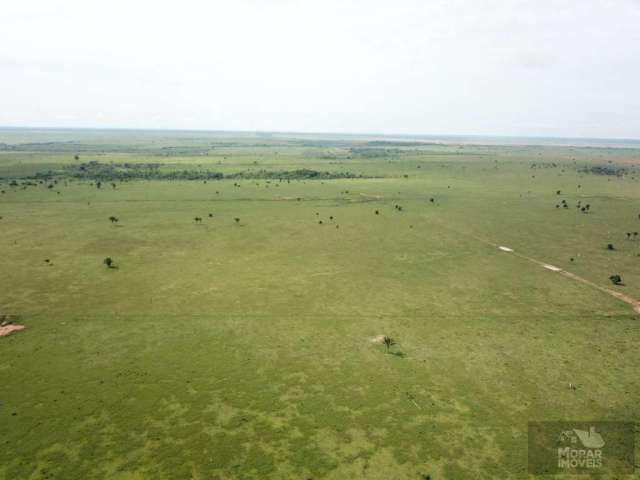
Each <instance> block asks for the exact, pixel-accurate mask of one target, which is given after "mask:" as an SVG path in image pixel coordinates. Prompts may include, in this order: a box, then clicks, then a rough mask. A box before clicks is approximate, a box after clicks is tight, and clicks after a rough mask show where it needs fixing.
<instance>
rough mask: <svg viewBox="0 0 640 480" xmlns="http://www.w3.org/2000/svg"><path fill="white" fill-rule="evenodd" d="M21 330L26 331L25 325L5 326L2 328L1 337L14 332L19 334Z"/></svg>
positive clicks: (0, 328) (11, 324)
mask: <svg viewBox="0 0 640 480" xmlns="http://www.w3.org/2000/svg"><path fill="white" fill-rule="evenodd" d="M20 330H24V325H14V324H13V323H9V324H7V325H4V326H0V337H4V336H6V335H9V334H10V333H13V332H19V331H20Z"/></svg>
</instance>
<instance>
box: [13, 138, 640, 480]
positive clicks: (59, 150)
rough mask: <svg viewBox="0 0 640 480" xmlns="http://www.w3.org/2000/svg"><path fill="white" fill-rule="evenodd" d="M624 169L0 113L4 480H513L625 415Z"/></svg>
mask: <svg viewBox="0 0 640 480" xmlns="http://www.w3.org/2000/svg"><path fill="white" fill-rule="evenodd" d="M639 164H640V147H637V146H633V145H631V146H627V147H626V148H604V147H590V148H587V147H581V148H576V147H554V146H545V147H536V146H518V145H511V146H497V145H491V146H483V145H471V144H447V145H445V144H440V143H435V142H433V141H426V140H425V141H419V140H416V139H411V140H410V141H407V140H406V139H397V138H384V137H365V136H362V137H359V136H337V135H336V136H325V137H321V136H313V135H304V136H302V135H301V136H295V135H278V134H234V135H232V134H221V133H207V132H123V131H117V132H109V131H53V130H52V131H46V130H43V131H29V130H0V192H1V193H0V233H1V235H0V253H1V254H0V272H1V275H0V314H1V315H3V317H2V318H10V319H11V320H10V321H11V322H15V323H16V324H21V325H24V326H25V329H24V330H22V331H16V332H14V333H12V334H11V335H8V336H5V337H1V338H0V353H1V356H2V360H1V361H0V433H1V435H0V479H2V480H22V479H30V480H32V479H64V480H90V479H104V478H109V479H116V480H134V479H135V480H138V479H147V478H153V479H154V480H165V479H166V480H176V479H203V480H204V479H207V480H208V479H231V478H233V479H261V480H262V479H282V478H287V479H288V478H291V479H314V480H318V479H345V478H370V479H389V478H393V479H416V480H421V479H422V480H424V479H427V478H429V479H434V480H436V479H466V478H469V479H477V478H502V479H511V478H513V479H515V478H527V422H529V421H542V420H567V419H598V420H628V421H636V422H637V421H640V408H639V406H638V399H639V398H640V376H639V375H638V372H639V371H640V349H639V348H638V343H639V341H640V322H639V320H640V315H639V311H638V304H637V299H640V268H639V266H640V239H639V238H638V235H637V231H638V230H640V176H639V172H638V165H639ZM500 247H504V248H502V249H501V248H500ZM548 267H549V268H548ZM550 267H553V268H550ZM634 308H635V310H634ZM638 445H640V442H638ZM638 453H639V454H640V451H639V452H638ZM638 458H640V457H638Z"/></svg>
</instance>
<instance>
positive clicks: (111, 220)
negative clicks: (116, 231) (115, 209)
mask: <svg viewBox="0 0 640 480" xmlns="http://www.w3.org/2000/svg"><path fill="white" fill-rule="evenodd" d="M109 221H110V222H111V223H118V222H119V220H118V217H114V216H113V215H112V216H110V217H109Z"/></svg>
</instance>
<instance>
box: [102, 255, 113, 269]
mask: <svg viewBox="0 0 640 480" xmlns="http://www.w3.org/2000/svg"><path fill="white" fill-rule="evenodd" d="M102 263H104V264H105V265H106V266H107V268H113V259H112V258H111V257H107V258H105V259H104V260H103V261H102Z"/></svg>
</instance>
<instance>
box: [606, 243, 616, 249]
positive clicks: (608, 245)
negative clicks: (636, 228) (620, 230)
mask: <svg viewBox="0 0 640 480" xmlns="http://www.w3.org/2000/svg"><path fill="white" fill-rule="evenodd" d="M607 250H615V247H614V246H613V243H608V244H607Z"/></svg>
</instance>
